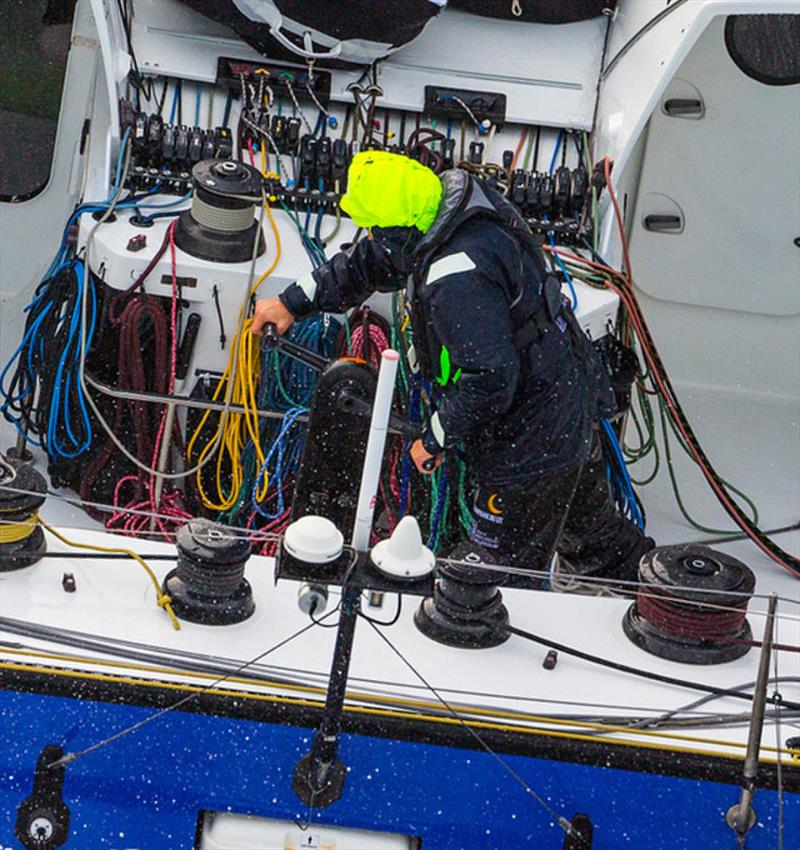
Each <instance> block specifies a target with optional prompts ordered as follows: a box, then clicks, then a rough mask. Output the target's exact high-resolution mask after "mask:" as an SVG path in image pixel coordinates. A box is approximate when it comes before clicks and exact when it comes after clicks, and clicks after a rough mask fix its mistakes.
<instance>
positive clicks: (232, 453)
mask: <svg viewBox="0 0 800 850" xmlns="http://www.w3.org/2000/svg"><path fill="white" fill-rule="evenodd" d="M264 207H265V210H266V213H267V217H268V218H269V223H270V226H271V228H272V232H273V235H274V236H275V259H274V260H273V261H272V264H271V265H270V266H269V268H268V269H267V270H266V271H265V272H264V273H263V274H262V275H261V276H260V277H259V278H258V279H257V280H256V281H255V282H254V283H253V285H252V286H251V288H250V293H249V295H250V297H249V298H248V301H247V302H246V303H245V304H244V305H243V306H242V309H241V311H240V312H239V321H238V322H237V328H238V327H241V336H240V339H238V340H237V338H236V337H234V339H233V341H232V343H231V349H230V354H229V355H228V363H227V365H226V366H225V371H224V372H223V373H222V377H221V378H220V379H219V382H218V383H217V386H216V389H215V390H214V394H213V396H212V398H213V400H214V401H219V399H220V397H222V396H223V395H224V394H225V393H224V391H225V390H227V388H228V383H229V382H230V381H231V380H232V381H233V388H232V391H231V403H232V404H237V405H240V406H241V407H243V408H244V413H229V414H228V415H227V416H226V415H224V414H223V415H221V416H220V419H219V422H218V423H217V427H216V429H215V431H214V433H213V434H212V435H211V438H210V439H209V440H208V442H207V443H206V445H205V446H204V448H203V449H202V451H201V452H200V455H199V457H198V462H199V463H201V464H202V461H203V460H204V459H205V457H206V456H207V455H208V453H209V452H210V451H211V449H212V447H213V446H215V445H216V444H217V440H218V438H219V439H220V440H221V443H222V445H221V446H220V450H219V451H218V452H217V459H216V470H215V472H216V475H215V485H216V491H217V492H216V496H212V495H209V494H208V493H207V492H206V490H205V487H204V486H203V475H202V470H200V469H198V471H197V475H196V481H197V489H198V492H199V494H200V498H201V499H202V501H203V504H204V505H205V506H206V507H207V508H209V509H210V510H213V511H227V510H230V509H231V508H232V507H234V506H235V505H236V503H237V502H238V500H239V493H240V490H241V488H242V484H243V483H244V477H245V474H244V467H243V465H242V460H241V457H242V452H243V451H244V447H245V446H246V444H247V441H248V439H249V440H250V441H252V443H253V449H254V451H255V453H256V461H257V463H258V466H259V468H261V466H262V465H263V463H264V452H263V449H262V447H261V435H260V429H259V417H258V399H257V393H258V380H259V376H260V371H261V357H260V349H259V343H260V337H257V336H256V335H255V334H254V333H253V332H252V325H253V320H252V319H244V314H245V311H246V310H248V309H249V305H250V299H252V297H253V296H254V295H255V294H256V292H257V291H258V288H259V287H260V286H261V284H262V283H263V282H264V281H265V280H266V279H267V277H269V275H271V274H272V272H273V271H275V268H276V267H277V265H278V262H279V261H280V258H281V238H280V233H279V232H278V226H277V224H276V223H275V219H274V217H273V215H272V211H271V210H270V208H269V204H267V203H266V200H265V203H264ZM243 319H244V321H243ZM237 336H239V334H238V333H237ZM210 415H211V411H210V410H207V411H206V412H205V413H204V414H203V416H202V417H201V419H200V423H199V424H198V426H197V428H196V429H195V432H194V433H193V434H192V436H191V438H190V440H189V443H188V445H187V447H186V455H187V458H189V459H191V457H192V453H193V451H194V449H195V444H196V443H197V440H198V438H199V437H200V434H201V432H202V430H203V427H204V426H205V424H206V422H207V421H208V417H209V416H210ZM220 433H221V436H220ZM226 459H227V463H226ZM226 467H227V471H228V472H229V475H230V480H229V486H228V487H227V488H226V487H225V484H224V478H225V477H226V476H225V473H226ZM268 486H269V478H268V476H267V475H264V479H263V482H262V483H261V486H260V488H259V492H258V498H259V499H264V498H265V497H266V494H267V488H268Z"/></svg>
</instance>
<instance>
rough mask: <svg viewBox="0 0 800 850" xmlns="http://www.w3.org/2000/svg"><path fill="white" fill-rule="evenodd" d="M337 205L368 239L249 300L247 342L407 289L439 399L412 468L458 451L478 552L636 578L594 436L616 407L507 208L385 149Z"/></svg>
mask: <svg viewBox="0 0 800 850" xmlns="http://www.w3.org/2000/svg"><path fill="white" fill-rule="evenodd" d="M342 208H343V209H344V210H345V212H347V213H348V214H349V215H350V216H351V217H352V219H353V220H354V222H355V224H356V225H358V226H359V227H365V228H369V230H370V238H367V239H361V240H360V241H358V242H356V243H355V244H354V245H352V246H351V247H350V248H348V249H347V250H346V251H342V252H340V253H339V254H337V255H336V256H335V257H333V258H332V259H331V260H330V261H329V262H327V263H326V264H325V265H323V266H321V267H320V268H318V269H315V270H314V271H313V272H312V273H310V274H308V275H306V276H305V277H303V278H301V279H300V280H298V281H297V282H296V283H294V284H292V285H291V286H289V287H288V288H287V289H286V290H284V292H283V293H281V295H280V296H279V298H278V299H272V300H269V301H259V302H257V304H256V314H255V319H254V330H255V331H256V332H259V331H260V330H261V328H262V327H263V325H264V323H265V322H273V323H275V324H276V325H277V326H278V330H279V331H280V332H283V331H284V330H285V329H286V328H287V327H288V326H289V324H291V322H292V321H293V320H294V319H295V318H302V317H305V316H308V315H310V314H312V313H316V312H320V311H324V312H332V313H340V312H343V311H344V310H346V309H348V308H350V307H354V306H357V305H359V304H361V303H362V302H363V301H365V300H366V299H367V298H368V297H369V296H370V295H372V294H373V293H374V292H376V291H379V292H393V291H397V290H400V289H403V288H405V290H406V296H407V300H408V303H409V308H410V312H411V319H412V328H413V339H414V351H413V353H414V356H415V358H416V360H417V363H416V364H413V365H412V368H419V370H420V371H421V373H422V377H423V378H424V379H426V380H428V381H431V382H435V383H437V384H438V385H439V386H440V387H441V388H442V390H443V393H442V399H441V400H440V402H439V404H438V407H437V410H436V412H435V413H434V415H433V416H432V418H431V420H430V422H429V424H428V426H427V428H426V430H425V432H424V434H423V436H422V438H421V440H418V441H417V442H415V443H414V445H413V446H412V448H411V455H412V459H413V460H414V462H415V464H416V466H417V468H418V469H419V470H420V471H421V472H423V473H429V472H430V471H431V469H432V468H433V467H434V466H435V464H438V462H439V460H440V458H441V455H442V453H443V452H444V451H445V450H447V449H451V448H453V447H454V446H456V445H462V446H463V448H464V451H465V453H466V456H467V461H468V465H469V470H470V473H471V475H472V477H473V479H474V482H475V484H476V489H475V502H474V506H473V527H472V532H471V535H470V537H471V540H472V543H473V544H474V546H475V547H478V548H479V549H481V550H485V551H483V552H482V554H483V555H484V556H485V557H486V558H487V559H489V560H493V561H495V562H499V563H504V564H510V565H514V566H521V567H527V568H530V569H535V570H539V569H544V568H546V566H547V564H548V562H549V560H550V558H551V557H552V554H553V552H554V551H555V550H558V551H559V553H560V554H561V555H562V556H563V557H564V558H565V559H566V560H567V561H568V562H569V563H570V565H571V566H572V567H573V568H575V569H577V570H579V571H581V572H592V573H596V574H605V575H614V576H616V577H618V578H635V573H636V567H637V565H638V560H639V557H640V556H641V555H642V554H643V553H644V552H645V551H647V550H648V549H649V548H651V547H652V545H653V542H652V541H651V540H650V539H649V538H645V537H644V536H643V535H642V533H641V532H640V531H639V529H638V528H636V526H634V525H633V523H631V522H630V521H628V520H627V519H625V518H624V517H623V516H622V515H621V514H620V513H619V512H618V511H617V510H616V508H615V505H614V503H613V501H612V497H611V493H610V489H609V485H608V481H607V479H606V473H605V465H604V462H603V458H602V453H601V450H600V442H599V439H598V438H597V435H596V428H595V425H596V423H597V422H598V421H599V420H600V419H602V418H606V417H609V416H611V415H612V414H613V412H614V396H613V393H612V391H611V388H610V385H609V383H608V378H607V376H606V373H605V370H604V368H603V366H602V364H601V363H600V361H599V359H598V357H597V355H596V353H595V351H594V348H593V347H592V345H591V343H590V342H589V340H588V338H587V337H586V335H585V334H584V333H583V332H582V331H581V329H580V328H579V326H578V324H577V321H576V319H575V317H574V315H573V313H572V310H571V308H570V307H569V304H568V302H566V301H565V299H564V298H563V297H562V295H561V288H560V285H559V283H558V281H557V280H556V279H555V278H554V277H553V276H552V275H549V274H548V272H547V269H546V267H545V264H544V261H543V258H542V255H541V252H540V250H539V248H538V245H537V244H536V243H535V241H534V238H533V236H532V234H531V233H530V230H529V228H528V227H527V224H526V223H525V221H524V219H523V218H522V216H521V215H520V213H519V212H518V211H517V209H516V208H515V207H514V206H513V205H512V204H510V203H509V202H508V201H507V200H506V199H505V198H504V197H503V196H502V195H500V194H499V193H498V192H497V191H496V190H494V189H492V188H491V187H489V186H487V185H486V184H485V183H483V182H482V181H479V180H477V179H475V178H474V177H472V176H471V175H469V174H467V173H466V172H464V171H460V170H457V169H454V170H451V171H446V172H444V173H443V174H442V175H441V177H437V176H436V175H435V174H434V173H433V172H432V171H431V170H430V169H428V168H426V167H425V166H422V165H421V164H420V163H418V162H416V161H414V160H412V159H409V158H407V157H404V156H400V155H398V154H391V153H387V152H383V151H367V152H363V153H360V154H358V155H357V156H356V157H355V158H354V159H353V163H352V165H351V168H350V172H349V176H348V191H347V194H346V195H345V196H344V198H343V199H342ZM426 461H427V462H428V463H427V464H426ZM431 461H433V463H431Z"/></svg>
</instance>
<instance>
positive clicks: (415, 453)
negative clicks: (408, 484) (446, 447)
mask: <svg viewBox="0 0 800 850" xmlns="http://www.w3.org/2000/svg"><path fill="white" fill-rule="evenodd" d="M410 454H411V460H413V461H414V466H416V467H417V470H418V471H419V472H420V473H422V475H430V474H431V473H432V472H433V471H434V470H435V469H438V468H439V465H440V464H441V462H442V456H441V455H440V454H437V455H432V454H431V453H430V452H429V451H428V450H427V449H426V448H425V446H424V445H423V444H422V440H416V441H415V442H414V443H412V445H411V449H410ZM431 461H432V463H431Z"/></svg>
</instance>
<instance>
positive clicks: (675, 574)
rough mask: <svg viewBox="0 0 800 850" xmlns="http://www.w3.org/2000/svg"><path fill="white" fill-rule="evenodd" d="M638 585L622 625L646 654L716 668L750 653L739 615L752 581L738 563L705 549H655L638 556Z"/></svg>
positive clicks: (747, 628)
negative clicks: (634, 598) (714, 665)
mask: <svg viewBox="0 0 800 850" xmlns="http://www.w3.org/2000/svg"><path fill="white" fill-rule="evenodd" d="M639 581H640V582H641V586H640V587H639V589H638V593H637V597H636V601H635V602H634V603H633V605H631V607H630V608H629V609H628V611H627V613H626V614H625V618H624V620H623V623H622V625H623V628H624V629H625V634H626V635H627V636H628V637H629V638H630V639H631V640H632V641H633V642H634V643H635V644H636V645H637V646H639V647H641V648H642V649H644V650H645V651H646V652H649V653H651V654H652V655H657V656H659V658H668V659H669V660H671V661H681V662H683V663H685V664H720V663H722V662H724V661H732V660H733V659H735V658H739V657H740V656H742V655H744V654H745V653H747V651H748V650H749V649H750V646H751V642H752V632H751V630H750V624H749V623H748V622H747V619H746V616H745V615H746V613H747V604H748V602H749V601H750V598H751V596H752V594H753V589H754V587H755V583H756V580H755V576H754V575H753V572H752V571H751V570H750V569H749V568H748V567H746V566H745V565H744V564H743V563H742V562H741V561H737V560H736V558H732V557H731V556H730V555H727V554H725V553H724V552H718V551H716V550H715V549H710V548H709V547H708V546H700V545H697V544H686V545H682V546H659V547H657V548H655V549H652V550H651V551H650V552H648V553H647V554H646V555H644V556H643V557H642V560H641V562H640V564H639Z"/></svg>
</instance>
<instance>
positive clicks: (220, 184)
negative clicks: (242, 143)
mask: <svg viewBox="0 0 800 850" xmlns="http://www.w3.org/2000/svg"><path fill="white" fill-rule="evenodd" d="M263 185H264V181H263V179H262V177H261V174H260V173H259V172H258V170H257V169H255V168H253V167H252V166H251V165H246V164H245V163H243V162H235V161H234V160H230V159H229V160H218V159H207V160H203V161H202V162H198V163H197V165H195V167H194V168H193V169H192V186H193V188H194V194H193V195H192V208H191V209H190V210H187V211H186V212H184V213H182V214H181V216H180V218H179V219H178V224H177V226H176V227H175V244H176V245H177V246H178V247H179V248H180V249H181V250H182V251H185V252H186V253H187V254H190V255H191V256H193V257H199V258H200V259H201V260H210V261H211V262H214V263H243V262H246V261H247V260H250V259H251V258H252V256H253V250H254V247H255V240H256V239H258V251H257V254H258V256H261V254H263V253H264V251H265V249H266V243H265V242H264V235H263V233H262V232H261V229H260V227H259V225H258V222H257V221H256V220H255V218H254V212H255V203H256V201H257V200H258V199H259V198H260V196H261V190H262V188H263Z"/></svg>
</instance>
